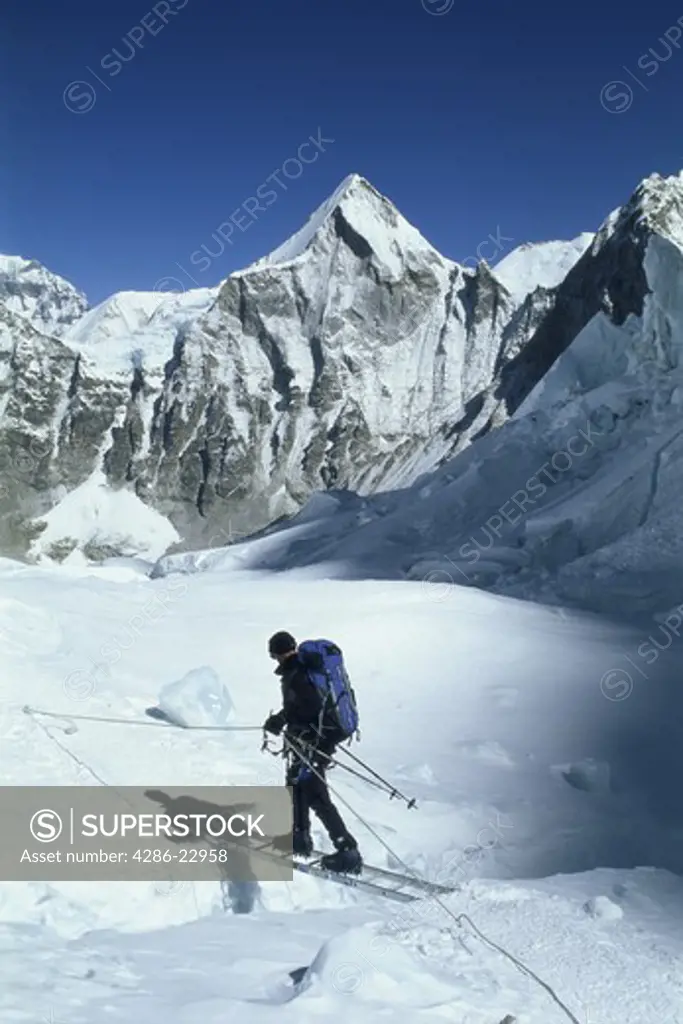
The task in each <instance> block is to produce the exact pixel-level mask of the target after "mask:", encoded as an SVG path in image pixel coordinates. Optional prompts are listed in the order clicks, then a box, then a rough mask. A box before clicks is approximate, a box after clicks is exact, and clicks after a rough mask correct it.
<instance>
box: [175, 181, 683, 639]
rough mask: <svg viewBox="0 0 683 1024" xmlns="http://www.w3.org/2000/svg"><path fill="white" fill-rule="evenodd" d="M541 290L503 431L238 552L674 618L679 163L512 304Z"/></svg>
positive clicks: (524, 309) (680, 377)
mask: <svg viewBox="0 0 683 1024" xmlns="http://www.w3.org/2000/svg"><path fill="white" fill-rule="evenodd" d="M543 296H545V298H544V300H543V301H545V302H546V311H545V315H544V316H542V317H541V318H540V321H539V322H538V324H537V327H536V330H535V331H532V332H531V333H530V337H529V340H528V341H527V342H526V344H525V345H523V346H520V348H519V351H518V352H517V354H516V355H515V356H514V357H513V358H512V359H510V360H509V361H508V363H507V364H506V366H505V367H504V368H503V370H502V372H501V374H500V388H501V392H502V393H503V394H504V395H505V398H506V403H507V412H506V415H507V419H506V421H505V422H504V423H503V424H502V425H501V426H500V429H497V430H489V431H488V432H487V433H486V435H485V436H482V437H480V438H477V439H474V440H473V442H472V443H471V444H470V445H469V446H468V448H467V450H466V451H462V452H461V453H460V454H458V455H457V456H456V457H455V458H452V459H450V460H449V461H447V462H445V463H444V464H443V465H442V466H440V467H439V468H438V469H437V470H435V471H433V472H430V473H425V474H423V475H422V476H421V477H420V478H419V479H417V480H416V481H415V482H414V483H413V485H412V486H410V487H409V488H407V489H405V490H404V491H402V492H397V493H386V494H379V495H377V496H375V497H373V496H363V497H357V496H354V495H348V494H339V495H337V496H330V500H329V502H328V504H327V505H326V506H325V507H322V506H321V505H319V504H318V505H317V506H316V505H315V504H313V505H312V506H311V507H310V509H308V510H306V509H304V511H303V513H301V514H300V515H299V516H298V517H296V518H295V519H294V520H293V522H292V523H291V526H289V527H288V528H283V529H279V530H278V529H275V530H271V531H270V534H269V536H268V537H267V538H266V539H265V540H263V541H259V542H257V543H256V544H255V545H253V547H250V549H249V551H248V552H247V553H245V555H244V558H243V559H242V563H243V564H244V565H245V566H254V567H268V568H284V567H290V566H300V565H312V564H316V563H320V564H325V565H327V566H330V567H335V566H336V567H342V569H341V571H342V572H343V573H344V574H346V575H351V576H359V577H363V576H366V575H377V576H380V577H383V578H386V577H394V578H405V577H407V578H409V579H414V580H425V581H426V582H427V583H433V584H435V585H441V586H443V585H444V584H451V583H457V584H460V585H465V586H477V587H483V588H485V589H489V590H494V591H497V592H499V593H504V594H509V595H512V596H517V597H523V598H529V597H532V598H535V599H539V598H542V599H543V600H546V601H550V602H560V603H563V604H575V605H578V606H581V607H583V608H586V607H587V608H590V609H593V610H598V611H602V612H607V613H609V614H616V615H620V616H621V615H625V616H629V617H633V618H636V619H637V618H640V617H641V616H645V617H648V616H651V615H652V614H655V615H657V616H659V619H660V620H661V621H662V622H664V623H665V624H666V623H667V622H668V623H669V627H670V628H671V629H673V631H674V632H676V628H675V627H676V621H677V618H679V619H680V618H683V612H681V596H680V581H681V578H682V574H683V513H681V485H680V481H681V479H683V430H682V429H681V422H680V420H681V407H682V406H683V368H682V360H681V354H682V352H683V175H680V176H676V177H673V178H669V179H664V178H661V177H659V176H653V177H652V178H650V179H648V180H647V181H645V182H644V183H643V184H642V185H641V186H640V187H639V188H638V190H637V191H636V192H635V194H634V195H633V197H632V198H631V199H630V200H629V202H628V203H626V204H625V205H624V206H623V207H621V208H620V209H618V210H616V211H615V212H614V213H612V214H610V216H609V217H608V218H607V219H606V221H605V222H604V224H603V225H602V226H601V228H600V230H599V231H598V232H597V234H596V236H595V238H594V240H593V242H592V244H591V246H590V247H589V248H588V249H587V250H586V251H585V252H584V254H583V255H582V256H581V257H580V259H579V260H578V261H577V262H576V263H575V265H574V266H573V267H572V269H571V270H570V271H569V273H568V274H567V276H566V278H565V279H564V280H563V281H562V283H561V284H560V285H559V287H558V288H557V289H556V290H555V291H554V292H547V291H546V290H545V289H543V288H541V289H540V290H539V291H537V292H535V293H534V294H533V295H531V296H528V297H527V298H526V299H525V300H524V302H523V303H522V305H521V306H520V307H519V311H518V314H517V315H518V316H520V317H522V318H523V317H524V316H525V315H529V313H528V311H529V309H530V307H532V308H535V310H536V312H535V315H536V316H538V306H537V305H536V306H534V304H536V303H538V302H539V301H540V300H541V299H543ZM532 380H535V381H537V382H538V383H536V385H535V386H534V387H533V388H531V389H530V388H529V382H530V381H532ZM173 563H174V559H173V558H172V557H171V558H170V559H169V560H167V562H166V563H164V562H162V563H160V565H159V567H158V570H157V571H158V572H160V573H163V572H164V571H165V566H166V568H170V567H172V566H173ZM330 571H333V569H330ZM672 610H673V611H672ZM663 628H664V627H663ZM662 640H663V642H665V643H666V642H667V637H666V636H663V637H662ZM668 642H671V636H669V637H668Z"/></svg>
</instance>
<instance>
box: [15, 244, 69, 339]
mask: <svg viewBox="0 0 683 1024" xmlns="http://www.w3.org/2000/svg"><path fill="white" fill-rule="evenodd" d="M87 308H88V303H87V301H86V298H85V296H84V295H82V294H81V293H80V292H79V291H77V290H76V289H75V288H74V287H73V285H70V284H69V282H68V281H65V280H64V278H62V277H58V276H57V274H52V273H50V272H49V271H48V270H46V269H45V267H42V266H41V265H40V263H37V262H36V261H35V260H25V259H22V258H21V257H20V256H0V309H4V310H6V311H8V312H10V313H13V314H16V315H17V316H19V317H21V318H22V319H24V320H26V321H28V322H29V323H30V324H31V325H32V326H33V327H35V328H36V330H38V331H41V332H42V333H43V334H52V335H60V334H63V333H64V331H65V330H67V329H68V328H69V327H70V326H71V325H72V324H73V323H75V322H76V321H77V320H78V319H80V317H82V316H83V314H84V313H85V311H86V310H87Z"/></svg>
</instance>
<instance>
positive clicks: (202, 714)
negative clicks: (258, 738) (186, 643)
mask: <svg viewBox="0 0 683 1024" xmlns="http://www.w3.org/2000/svg"><path fill="white" fill-rule="evenodd" d="M159 710H160V711H162V712H163V713H164V715H166V717H167V718H169V719H170V720H171V721H172V722H176V723H177V724H178V725H181V726H184V727H185V728H191V727H192V726H198V725H216V726H220V725H227V723H228V722H229V721H230V720H231V718H232V717H233V714H234V705H233V703H232V699H231V697H230V693H229V691H228V688H227V686H225V684H224V683H221V681H220V679H219V678H218V676H217V675H216V673H215V672H214V670H213V669H212V668H210V667H209V666H208V665H202V666H201V667H200V668H193V669H192V670H191V671H190V672H188V673H187V674H186V675H184V676H183V678H182V679H178V680H176V681H175V682H173V683H167V684H166V685H165V686H163V687H162V689H161V692H160V694H159Z"/></svg>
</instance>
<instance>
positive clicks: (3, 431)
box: [0, 175, 547, 558]
mask: <svg viewBox="0 0 683 1024" xmlns="http://www.w3.org/2000/svg"><path fill="white" fill-rule="evenodd" d="M11 262H12V261H11V260H8V261H7V263H8V264H11ZM40 273H41V274H43V275H44V276H45V277H46V280H52V276H51V275H48V274H47V272H45V271H42V268H41V269H40ZM22 301H24V305H25V306H26V302H27V300H26V299H24V300H22ZM43 305H44V304H43ZM15 306H16V302H12V303H8V304H6V305H5V306H4V310H3V314H2V315H3V316H4V318H5V321H6V329H5V332H4V335H3V341H2V342H1V344H2V348H1V349H0V362H2V364H4V366H5V373H4V376H3V381H2V399H1V400H2V405H1V406H0V455H1V456H2V461H3V464H4V465H5V466H6V467H7V470H6V475H7V484H6V490H5V493H4V495H2V501H3V503H4V510H3V511H4V512H5V514H4V515H3V516H2V517H1V520H2V525H1V527H0V530H1V531H2V535H1V536H0V549H2V550H4V551H6V552H9V553H21V554H24V553H26V552H27V551H28V552H29V554H30V555H32V556H35V555H41V554H48V555H50V556H51V557H57V558H62V557H64V556H66V555H68V554H69V553H70V552H71V551H72V550H73V549H74V548H79V549H80V550H82V551H83V552H85V553H86V555H88V556H89V557H94V558H98V557H102V556H103V555H109V554H115V553H120V554H135V553H142V554H145V555H147V556H150V557H157V556H158V555H159V554H161V553H162V552H163V550H165V547H164V546H160V542H159V543H157V544H153V545H152V546H151V547H150V546H149V544H148V543H147V541H146V542H145V544H144V545H143V547H142V548H141V547H140V543H139V541H138V540H136V537H135V532H136V525H135V524H137V522H138V520H139V521H140V522H142V523H143V524H144V527H143V533H144V534H145V536H146V537H148V536H149V534H150V529H152V532H153V519H150V515H151V516H152V517H153V516H157V515H160V516H162V517H163V518H164V519H165V520H166V527H165V529H164V530H162V531H161V533H160V534H159V536H160V537H161V536H163V538H164V545H167V544H168V538H169V537H170V536H173V537H174V538H176V539H177V541H178V542H182V543H183V544H185V545H188V546H190V547H199V546H202V545H205V546H208V545H210V544H217V543H223V542H225V541H226V540H228V539H229V538H230V536H232V535H233V534H234V533H235V532H242V533H244V532H250V531H253V530H255V529H259V528H261V527H263V526H266V525H267V524H268V523H270V522H272V521H273V520H275V519H277V518H278V517H281V516H286V515H290V514H292V513H294V512H296V511H297V510H298V509H299V508H300V507H301V506H302V504H303V503H304V502H305V501H306V499H307V498H308V497H309V495H310V494H311V493H312V492H314V491H316V490H320V489H321V488H322V489H325V488H330V487H334V488H339V487H341V488H348V489H352V490H354V491H358V492H359V493H365V494H367V493H372V492H373V491H375V490H377V489H387V488H394V487H398V486H407V485H409V484H410V483H412V481H413V480H414V479H415V478H416V476H417V475H418V474H419V473H422V472H425V471H427V470H430V469H433V468H434V467H436V466H437V465H439V464H440V462H441V461H442V460H443V459H445V458H447V457H448V456H450V455H452V454H454V453H455V452H457V451H458V450H459V449H460V448H462V447H463V446H464V445H466V444H467V443H468V441H469V439H470V438H471V437H472V436H474V435H475V434H476V433H478V432H481V431H485V430H487V429H488V427H489V426H490V425H491V423H492V422H494V421H495V418H496V416H498V417H500V416H501V415H504V409H503V397H502V394H501V393H498V392H499V389H500V383H501V380H502V374H503V372H504V371H505V368H506V366H508V365H509V364H510V363H511V362H512V361H514V359H515V358H516V357H517V356H518V354H519V352H520V351H521V350H522V349H523V348H524V346H525V345H526V343H527V342H528V340H529V338H530V337H531V335H532V333H533V331H534V328H535V326H536V324H537V321H538V320H539V318H542V317H543V316H544V315H545V314H546V306H547V298H546V297H540V298H535V299H534V300H529V301H528V302H527V304H526V305H525V306H524V307H523V311H522V312H519V311H518V310H517V309H516V303H515V301H514V300H513V299H512V297H511V296H510V295H509V294H508V292H507V291H506V289H505V288H504V287H503V285H502V284H501V283H500V282H499V281H498V280H497V278H496V277H495V276H494V275H493V274H492V273H491V271H490V270H489V268H488V267H486V265H485V264H482V265H481V266H480V267H479V268H478V269H477V271H476V272H472V271H470V270H466V269H464V268H462V267H460V266H458V265H457V264H455V263H452V262H450V261H448V260H446V259H444V258H443V257H442V256H440V255H439V253H438V252H436V250H435V249H434V248H433V247H432V246H431V245H430V244H429V243H428V242H427V241H425V239H424V238H422V236H421V235H420V234H419V232H418V231H416V230H415V229H414V228H413V227H412V226H411V225H410V224H408V223H407V222H406V221H405V220H404V218H403V217H402V216H401V215H400V214H399V213H398V211H397V210H396V208H395V207H394V206H393V205H392V204H391V203H390V202H389V201H388V200H387V199H385V198H384V197H383V196H381V195H380V194H379V193H378V192H377V191H376V190H375V189H374V188H373V187H372V186H371V185H370V184H369V183H368V182H366V181H365V180H364V179H362V178H360V177H358V176H355V175H354V176H351V177H350V178H348V179H346V180H345V181H344V182H343V183H342V185H341V186H340V188H339V189H338V190H337V191H336V192H335V193H334V195H333V196H332V197H330V199H329V200H328V201H327V202H326V203H325V204H324V205H323V206H322V207H321V208H320V209H319V210H318V211H317V212H316V213H315V214H314V215H313V217H312V218H311V219H310V221H309V223H308V224H307V225H306V226H305V227H304V228H303V229H302V231H300V232H299V233H298V234H297V235H295V236H294V237H293V238H292V239H290V240H289V242H287V243H286V244H285V245H284V246H281V247H280V248H279V249H278V250H276V251H275V252H273V253H271V254H270V255H269V256H268V257H266V258H265V259H264V260H261V261H259V262H258V263H256V264H255V265H253V266H252V267H249V268H247V270H245V271H242V272H240V273H235V274H233V275H231V277H229V278H228V279H227V280H226V281H225V282H224V283H223V284H222V285H221V286H219V287H216V288H213V289H201V290H198V291H193V292H188V293H186V294H183V295H168V294H165V295H149V294H138V293H124V294H120V295H115V296H114V297H113V298H111V299H109V300H108V301H107V302H105V303H103V304H102V305H101V306H99V307H97V308H96V309H93V310H90V311H89V312H87V313H85V314H84V315H82V316H80V317H77V318H73V320H72V322H70V324H69V325H68V326H65V327H64V329H62V330H61V331H60V333H61V337H60V338H59V340H58V339H57V338H55V337H54V332H53V334H52V335H50V336H48V334H47V333H46V329H45V322H46V320H45V317H44V318H43V321H41V319H40V317H39V316H38V315H37V314H35V315H33V317H32V320H31V321H30V322H29V321H28V320H25V319H24V318H23V317H22V319H17V318H18V317H19V312H18V310H16V309H15ZM41 308H42V307H41ZM54 319H55V317H54V316H53V320H54ZM532 383H535V381H530V382H529V387H530V386H531V384H532ZM527 390H528V388H527ZM27 452H28V456H27V454H26V453H27ZM103 480H104V487H103V485H102V481H103ZM121 488H125V489H127V490H129V491H130V492H131V494H132V495H133V497H134V498H135V499H136V500H137V502H138V503H139V504H138V505H137V506H136V507H137V513H136V515H135V516H133V520H134V525H132V526H131V527H130V531H129V534H130V535H128V534H126V529H124V526H123V524H120V525H119V527H118V528H117V529H115V530H112V529H111V527H110V526H109V525H107V524H110V523H111V522H112V520H113V519H115V518H117V517H116V516H115V515H114V514H113V513H112V509H111V508H110V507H109V506H108V502H109V497H108V495H110V493H111V492H113V491H116V490H117V489H121ZM74 492H77V493H76V497H73V493H74ZM67 494H68V495H70V496H71V497H70V513H69V514H70V517H71V519H72V520H73V521H77V522H78V527H76V526H74V527H73V530H72V532H71V533H69V532H68V530H67V532H66V533H65V532H64V530H63V529H62V526H61V525H58V524H62V523H63V522H64V520H65V518H66V517H65V515H63V514H62V513H61V512H60V510H59V503H60V502H61V501H63V500H64V499H65V498H66V495H67ZM76 507H78V514H77V515H75V511H76ZM74 515H75V519H74Z"/></svg>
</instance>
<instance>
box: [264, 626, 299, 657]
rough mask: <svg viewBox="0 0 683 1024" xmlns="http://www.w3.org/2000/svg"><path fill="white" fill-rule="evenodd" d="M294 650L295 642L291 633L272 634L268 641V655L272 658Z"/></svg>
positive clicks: (282, 631)
mask: <svg viewBox="0 0 683 1024" xmlns="http://www.w3.org/2000/svg"><path fill="white" fill-rule="evenodd" d="M295 650H296V640H295V639H294V637H293V636H292V634H291V633H287V632H285V631H284V630H281V631H280V632H279V633H273V635H272V636H271V638H270V640H269V641H268V653H269V654H270V655H271V657H273V658H275V657H277V656H278V655H282V654H289V653H290V651H295Z"/></svg>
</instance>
